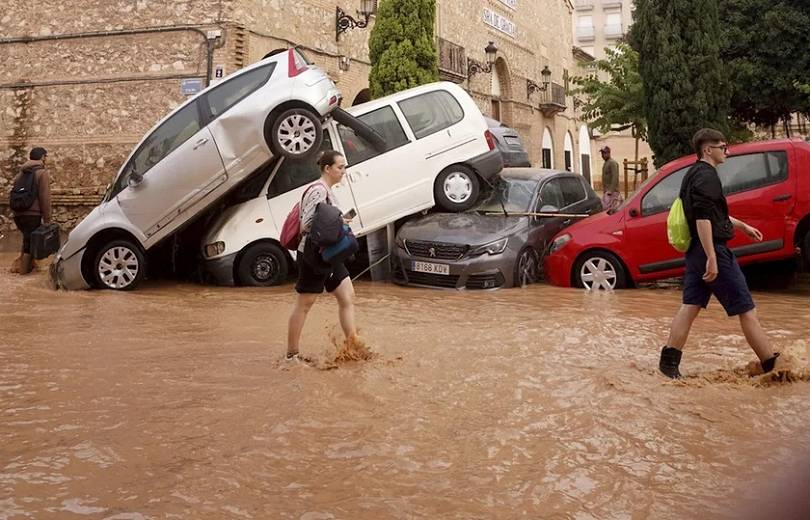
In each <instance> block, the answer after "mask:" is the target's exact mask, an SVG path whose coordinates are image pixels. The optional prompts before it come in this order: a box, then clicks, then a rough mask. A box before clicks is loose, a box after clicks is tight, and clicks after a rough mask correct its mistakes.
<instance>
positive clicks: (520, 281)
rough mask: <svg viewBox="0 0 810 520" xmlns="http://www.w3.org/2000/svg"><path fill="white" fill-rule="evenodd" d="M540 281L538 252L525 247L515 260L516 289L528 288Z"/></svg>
mask: <svg viewBox="0 0 810 520" xmlns="http://www.w3.org/2000/svg"><path fill="white" fill-rule="evenodd" d="M539 279H540V260H539V259H538V257H537V252H536V251H535V250H534V249H532V248H531V247H525V248H523V249H522V250H521V251H520V254H518V257H517V260H515V278H514V280H513V282H512V285H513V286H514V287H526V286H527V285H529V284H533V283H535V282H537V281H538V280H539Z"/></svg>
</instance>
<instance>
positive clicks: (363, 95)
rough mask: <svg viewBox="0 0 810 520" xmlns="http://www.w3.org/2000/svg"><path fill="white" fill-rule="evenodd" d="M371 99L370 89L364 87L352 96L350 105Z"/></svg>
mask: <svg viewBox="0 0 810 520" xmlns="http://www.w3.org/2000/svg"><path fill="white" fill-rule="evenodd" d="M368 101H371V91H370V90H369V89H367V88H364V89H363V90H361V91H360V92H358V93H357V95H356V96H354V101H352V106H354V105H359V104H360V103H366V102H368Z"/></svg>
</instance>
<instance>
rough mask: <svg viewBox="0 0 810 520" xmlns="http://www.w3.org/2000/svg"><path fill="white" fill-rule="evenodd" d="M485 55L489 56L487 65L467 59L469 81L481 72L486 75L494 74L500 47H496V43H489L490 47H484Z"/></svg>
mask: <svg viewBox="0 0 810 520" xmlns="http://www.w3.org/2000/svg"><path fill="white" fill-rule="evenodd" d="M484 53H485V54H486V56H487V64H486V65H484V64H482V63H481V62H478V61H476V60H474V59H472V58H467V80H468V81H469V79H470V78H471V77H473V75H475V74H478V73H479V72H483V73H485V74H489V73H490V72H492V65H494V64H495V58H496V57H497V56H498V47H497V46H496V45H495V42H489V45H487V46H486V47H484Z"/></svg>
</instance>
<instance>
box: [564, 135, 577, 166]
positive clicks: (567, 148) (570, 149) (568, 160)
mask: <svg viewBox="0 0 810 520" xmlns="http://www.w3.org/2000/svg"><path fill="white" fill-rule="evenodd" d="M563 151H564V152H565V171H568V172H572V171H574V141H573V139H571V132H565V142H564V143H563Z"/></svg>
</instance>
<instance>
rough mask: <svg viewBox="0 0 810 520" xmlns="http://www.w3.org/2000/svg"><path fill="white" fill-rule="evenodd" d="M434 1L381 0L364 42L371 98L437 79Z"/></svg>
mask: <svg viewBox="0 0 810 520" xmlns="http://www.w3.org/2000/svg"><path fill="white" fill-rule="evenodd" d="M435 19H436V0H383V1H382V2H380V8H379V11H378V13H377V21H376V23H375V24H374V28H373V29H372V31H371V35H370V37H369V41H368V50H369V57H370V58H371V74H370V75H369V83H370V86H371V95H372V97H374V98H378V97H381V96H385V95H388V94H393V93H394V92H398V91H400V90H404V89H407V88H411V87H416V86H418V85H423V84H425V83H430V82H432V81H437V80H438V78H439V72H438V58H437V52H436V44H435V40H434V37H433V31H434V22H435Z"/></svg>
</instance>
